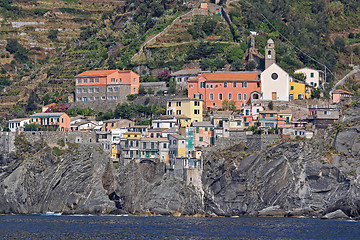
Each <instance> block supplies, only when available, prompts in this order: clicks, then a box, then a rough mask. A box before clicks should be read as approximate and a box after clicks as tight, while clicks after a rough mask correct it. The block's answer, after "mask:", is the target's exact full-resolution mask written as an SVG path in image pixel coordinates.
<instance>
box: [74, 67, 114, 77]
mask: <svg viewBox="0 0 360 240" xmlns="http://www.w3.org/2000/svg"><path fill="white" fill-rule="evenodd" d="M117 71H119V70H116V69H115V70H95V71H85V72H83V73H80V74H78V75H76V77H87V76H107V75H110V74H112V73H114V72H117Z"/></svg>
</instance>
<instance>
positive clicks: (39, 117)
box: [30, 112, 70, 132]
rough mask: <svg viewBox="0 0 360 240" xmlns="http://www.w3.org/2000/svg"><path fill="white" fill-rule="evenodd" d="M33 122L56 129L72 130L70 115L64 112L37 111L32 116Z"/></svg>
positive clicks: (62, 130)
mask: <svg viewBox="0 0 360 240" xmlns="http://www.w3.org/2000/svg"><path fill="white" fill-rule="evenodd" d="M30 121H31V123H36V124H37V125H40V126H41V127H45V128H49V129H54V130H56V131H61V132H64V131H70V117H69V116H68V115H67V114H66V113H63V112H59V113H36V114H33V115H31V116H30Z"/></svg>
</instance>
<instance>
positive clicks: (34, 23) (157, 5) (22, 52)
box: [0, 0, 360, 117]
mask: <svg viewBox="0 0 360 240" xmlns="http://www.w3.org/2000/svg"><path fill="white" fill-rule="evenodd" d="M221 3H222V4H224V5H223V6H220V5H215V4H212V3H210V1H208V4H207V6H206V7H204V5H200V1H185V2H183V1H177V0H150V1H145V0H135V1H130V0H124V1H117V0H106V1H105V0H103V1H100V0H51V1H50V0H26V1H25V0H21V1H15V0H2V1H0V7H1V8H0V18H2V19H1V24H2V27H1V30H0V62H1V67H0V90H2V91H1V94H0V115H1V116H3V117H4V116H5V115H11V116H9V117H14V116H18V117H21V116H23V115H24V114H25V112H31V111H34V110H35V109H36V108H37V107H38V106H39V105H40V104H46V103H50V102H54V101H55V102H59V103H62V102H67V101H68V100H69V96H70V97H71V94H72V92H73V89H74V86H73V77H74V75H76V74H78V73H80V72H82V71H85V70H89V69H108V68H109V69H110V68H118V69H125V68H126V69H133V70H135V71H137V72H138V73H139V74H140V75H142V76H143V80H144V81H146V80H149V79H150V80H151V78H150V77H149V76H148V75H149V74H151V73H152V74H154V75H155V77H156V73H158V72H161V71H163V70H164V69H168V70H170V71H175V70H179V69H181V68H183V67H187V66H200V67H201V68H203V69H204V70H212V71H213V70H223V69H225V70H252V69H254V68H255V67H256V68H258V69H262V68H263V66H262V64H263V63H262V59H261V54H263V49H264V45H265V43H266V40H267V39H268V38H273V39H274V40H275V42H276V47H277V62H278V63H279V65H280V66H281V67H283V68H284V69H286V70H287V71H288V72H289V73H291V72H292V71H293V69H295V68H299V67H303V66H309V67H314V68H320V69H323V65H319V63H317V62H316V61H313V59H315V60H317V61H318V62H320V63H322V64H325V65H326V66H327V69H329V70H331V71H332V73H334V75H335V76H337V78H339V79H340V78H342V76H344V75H345V74H346V73H347V72H349V71H350V70H351V66H349V64H350V63H353V65H357V64H359V63H360V62H359V61H360V60H359V56H360V29H359V26H358V22H359V21H360V16H359V14H358V12H359V11H360V3H359V1H356V0H343V1H341V2H339V1H302V0H301V1H296V2H293V1H290V0H287V1H264V0H251V1H243V0H240V1H227V4H226V2H225V1H221ZM250 31H251V32H256V35H255V37H254V39H255V48H254V49H253V50H254V51H255V52H257V54H256V56H257V63H256V64H255V65H254V64H253V63H251V62H249V61H248V58H247V57H248V53H249V50H248V49H249V46H250V40H251V37H250V35H251V34H250ZM9 39H16V40H11V41H9ZM294 46H296V47H294ZM300 49H301V51H300ZM308 56H311V57H312V58H313V59H311V58H309V57H308ZM328 76H331V74H330V72H329V74H328ZM331 80H332V81H333V82H331ZM335 81H336V80H335V79H334V78H333V79H331V77H330V78H329V84H328V86H327V89H328V90H329V89H331V88H332V85H333V84H334V82H335ZM351 81H353V82H351ZM351 81H350V85H349V84H345V87H346V88H347V89H349V90H351V91H353V92H357V91H358V89H359V86H360V84H359V83H358V80H357V76H354V78H353V79H351ZM348 85H349V86H348ZM354 86H355V87H354Z"/></svg>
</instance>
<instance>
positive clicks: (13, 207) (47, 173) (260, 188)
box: [0, 103, 360, 218]
mask: <svg viewBox="0 0 360 240" xmlns="http://www.w3.org/2000/svg"><path fill="white" fill-rule="evenodd" d="M358 105H359V106H358ZM358 111H360V104H358V103H354V104H352V105H351V106H349V108H348V109H347V110H345V111H344V112H345V113H346V114H345V115H344V117H343V118H342V120H341V121H340V122H339V123H338V124H335V125H334V126H333V127H331V129H329V130H321V131H319V132H317V133H316V134H315V137H314V138H313V139H311V140H304V139H296V140H279V141H278V142H277V143H274V144H272V145H269V146H267V148H266V149H263V150H259V151H257V152H254V151H250V150H249V149H248V146H246V145H245V144H243V143H237V144H234V145H233V146H230V147H228V148H223V147H222V148H217V147H216V146H215V147H213V148H211V149H209V150H208V151H207V152H206V153H205V154H204V169H203V175H202V183H203V187H202V189H197V188H195V187H193V186H188V185H186V184H185V183H184V182H183V181H180V180H176V179H173V178H171V177H170V174H169V172H168V170H167V169H166V167H165V164H164V163H160V162H154V161H142V162H140V163H135V162H130V163H129V164H128V165H126V166H118V165H116V164H113V163H112V162H111V160H110V158H109V157H108V156H107V154H106V153H104V152H103V151H102V149H101V148H99V147H98V146H97V145H95V144H86V145H85V144H70V143H68V144H65V145H63V146H62V147H61V146H58V147H53V148H50V147H48V146H47V145H46V144H44V143H40V142H39V143H36V142H33V143H29V142H27V141H26V140H25V139H24V138H21V137H20V138H19V137H18V138H17V139H16V147H17V151H16V154H11V155H10V159H9V160H8V162H10V164H9V165H7V166H3V167H1V168H0V196H1V197H0V213H33V212H47V211H54V212H64V213H69V214H75V213H95V214H107V213H113V214H121V213H131V214H143V213H152V214H163V215H171V214H173V215H176V214H178V213H180V212H181V213H182V214H186V215H193V214H209V215H222V216H232V215H255V216H274V215H275V216H317V217H322V216H324V215H325V216H326V217H329V216H333V215H337V216H341V217H343V216H350V217H354V218H357V217H359V215H360V164H359V154H360V152H359V149H360V147H359V146H360V140H359V133H360V124H359V120H360V119H359V117H358V116H359V115H358ZM340 210H341V211H340ZM332 212H335V213H336V214H335V213H334V214H330V215H329V213H332ZM343 213H345V214H346V215H344V214H343Z"/></svg>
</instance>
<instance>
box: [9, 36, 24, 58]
mask: <svg viewBox="0 0 360 240" xmlns="http://www.w3.org/2000/svg"><path fill="white" fill-rule="evenodd" d="M21 47H22V46H21V44H20V43H19V42H18V40H17V39H8V40H7V44H6V51H8V52H10V53H11V54H14V53H15V52H16V51H17V50H18V49H19V48H21Z"/></svg>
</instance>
